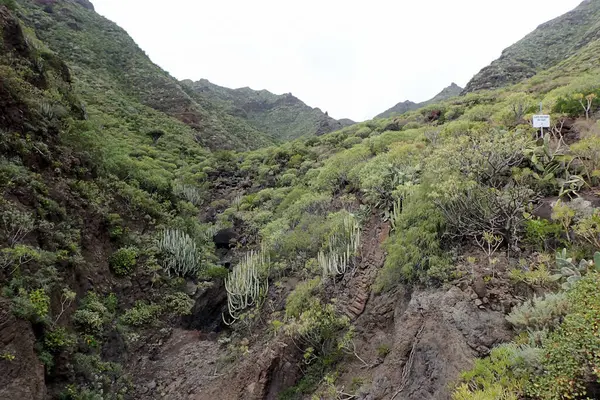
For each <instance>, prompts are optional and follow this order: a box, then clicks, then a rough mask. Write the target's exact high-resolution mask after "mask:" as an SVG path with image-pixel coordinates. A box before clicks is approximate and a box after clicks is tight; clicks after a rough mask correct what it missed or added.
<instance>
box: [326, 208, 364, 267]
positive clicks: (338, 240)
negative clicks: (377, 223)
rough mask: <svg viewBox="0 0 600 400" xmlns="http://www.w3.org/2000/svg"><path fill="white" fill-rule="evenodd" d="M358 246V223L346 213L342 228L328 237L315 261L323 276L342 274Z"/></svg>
mask: <svg viewBox="0 0 600 400" xmlns="http://www.w3.org/2000/svg"><path fill="white" fill-rule="evenodd" d="M359 246H360V225H359V223H358V222H357V221H356V218H354V216H352V215H350V214H349V215H347V216H346V217H345V218H344V221H343V224H342V229H341V230H340V232H338V233H337V234H334V235H332V236H331V237H330V238H329V243H328V246H327V250H326V251H320V252H319V254H318V256H317V261H318V262H319V265H320V266H321V269H322V270H323V276H325V277H327V276H330V275H343V274H345V273H346V271H347V270H348V268H349V266H350V264H351V263H352V259H353V257H354V256H356V255H357V253H358V248H359Z"/></svg>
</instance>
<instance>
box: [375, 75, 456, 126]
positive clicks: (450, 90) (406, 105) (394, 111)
mask: <svg viewBox="0 0 600 400" xmlns="http://www.w3.org/2000/svg"><path fill="white" fill-rule="evenodd" d="M462 90H463V89H462V88H461V87H460V86H458V85H457V84H456V83H454V82H452V84H451V85H450V86H448V87H446V88H444V90H442V91H441V92H439V93H438V94H437V95H435V96H434V97H433V98H431V99H429V100H427V101H424V102H421V103H414V102H412V101H410V100H407V101H404V102H402V103H398V104H396V105H395V106H394V107H392V108H390V109H388V110H386V111H384V112H382V113H381V114H379V115H377V116H376V117H375V118H389V117H391V116H393V115H401V114H404V113H407V112H409V111H413V110H417V109H419V108H421V107H425V106H428V105H429V104H435V103H439V102H442V101H444V100H447V99H449V98H451V97H454V96H458V95H459V94H460V93H461V92H462Z"/></svg>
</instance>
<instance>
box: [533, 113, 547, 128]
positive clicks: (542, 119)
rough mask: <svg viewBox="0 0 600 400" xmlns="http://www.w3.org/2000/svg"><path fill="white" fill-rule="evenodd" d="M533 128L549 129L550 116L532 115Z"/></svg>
mask: <svg viewBox="0 0 600 400" xmlns="http://www.w3.org/2000/svg"><path fill="white" fill-rule="evenodd" d="M533 127H534V128H550V116H549V115H534V116H533Z"/></svg>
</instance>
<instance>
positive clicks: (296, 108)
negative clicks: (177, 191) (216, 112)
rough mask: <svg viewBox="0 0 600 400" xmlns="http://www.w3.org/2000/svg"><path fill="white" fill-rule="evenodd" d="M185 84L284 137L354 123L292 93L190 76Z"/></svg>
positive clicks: (268, 131) (238, 114)
mask: <svg viewBox="0 0 600 400" xmlns="http://www.w3.org/2000/svg"><path fill="white" fill-rule="evenodd" d="M181 83H182V85H185V86H187V87H189V88H191V89H192V91H193V93H195V94H196V96H199V97H202V98H205V99H206V100H208V101H211V102H213V103H216V104H219V105H220V107H222V109H223V110H224V111H225V112H226V113H228V114H230V115H233V116H236V117H240V118H242V119H244V120H245V121H247V122H248V123H249V124H250V125H252V126H253V127H255V128H256V129H259V130H261V131H264V132H266V133H267V134H269V135H271V136H273V137H275V138H277V139H280V140H290V139H294V138H297V137H300V136H311V135H317V136H319V135H322V134H325V133H329V132H333V131H335V130H339V129H341V128H343V127H345V126H348V125H349V124H350V123H354V122H353V121H350V120H347V119H343V120H339V121H338V120H335V119H334V118H331V117H330V116H329V115H328V114H327V112H323V111H322V110H321V109H320V108H318V107H310V106H308V105H307V104H306V103H304V102H303V101H302V100H300V99H298V98H297V97H295V96H293V95H292V94H291V93H284V94H282V95H277V94H274V93H272V92H270V91H268V90H266V89H262V90H254V89H251V88H249V87H241V88H236V89H230V88H226V87H224V86H219V85H216V84H214V83H212V82H210V81H209V80H208V79H200V80H198V81H196V82H194V81H192V80H189V79H186V80H183V81H181Z"/></svg>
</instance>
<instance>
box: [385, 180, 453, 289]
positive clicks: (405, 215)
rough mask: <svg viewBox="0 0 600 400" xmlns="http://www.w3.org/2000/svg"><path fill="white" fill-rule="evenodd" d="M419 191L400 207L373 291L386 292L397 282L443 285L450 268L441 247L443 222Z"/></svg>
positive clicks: (438, 213) (421, 191) (422, 191)
mask: <svg viewBox="0 0 600 400" xmlns="http://www.w3.org/2000/svg"><path fill="white" fill-rule="evenodd" d="M424 192H425V190H419V191H417V192H415V194H413V195H411V196H409V197H408V198H407V199H406V200H405V201H404V204H403V209H402V213H401V214H400V216H399V218H398V219H397V221H396V229H395V231H394V233H393V234H392V235H391V236H390V238H389V239H388V240H387V242H386V243H385V248H386V250H387V251H388V256H387V257H386V260H385V264H384V267H383V269H382V270H381V271H380V272H379V275H378V276H377V281H376V285H375V288H376V290H389V289H391V288H393V287H394V286H395V285H396V284H398V283H400V282H416V281H422V282H428V281H434V282H435V281H437V282H439V281H445V280H447V279H448V278H449V273H450V269H449V264H448V262H447V260H446V259H445V258H444V257H443V255H442V249H441V245H440V239H441V235H442V233H443V232H444V224H445V220H444V218H443V217H442V215H441V214H440V212H439V211H438V210H437V208H436V207H435V206H434V205H433V204H431V203H430V202H429V201H428V200H427V199H426V198H425V197H424V196H423V193H424Z"/></svg>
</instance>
